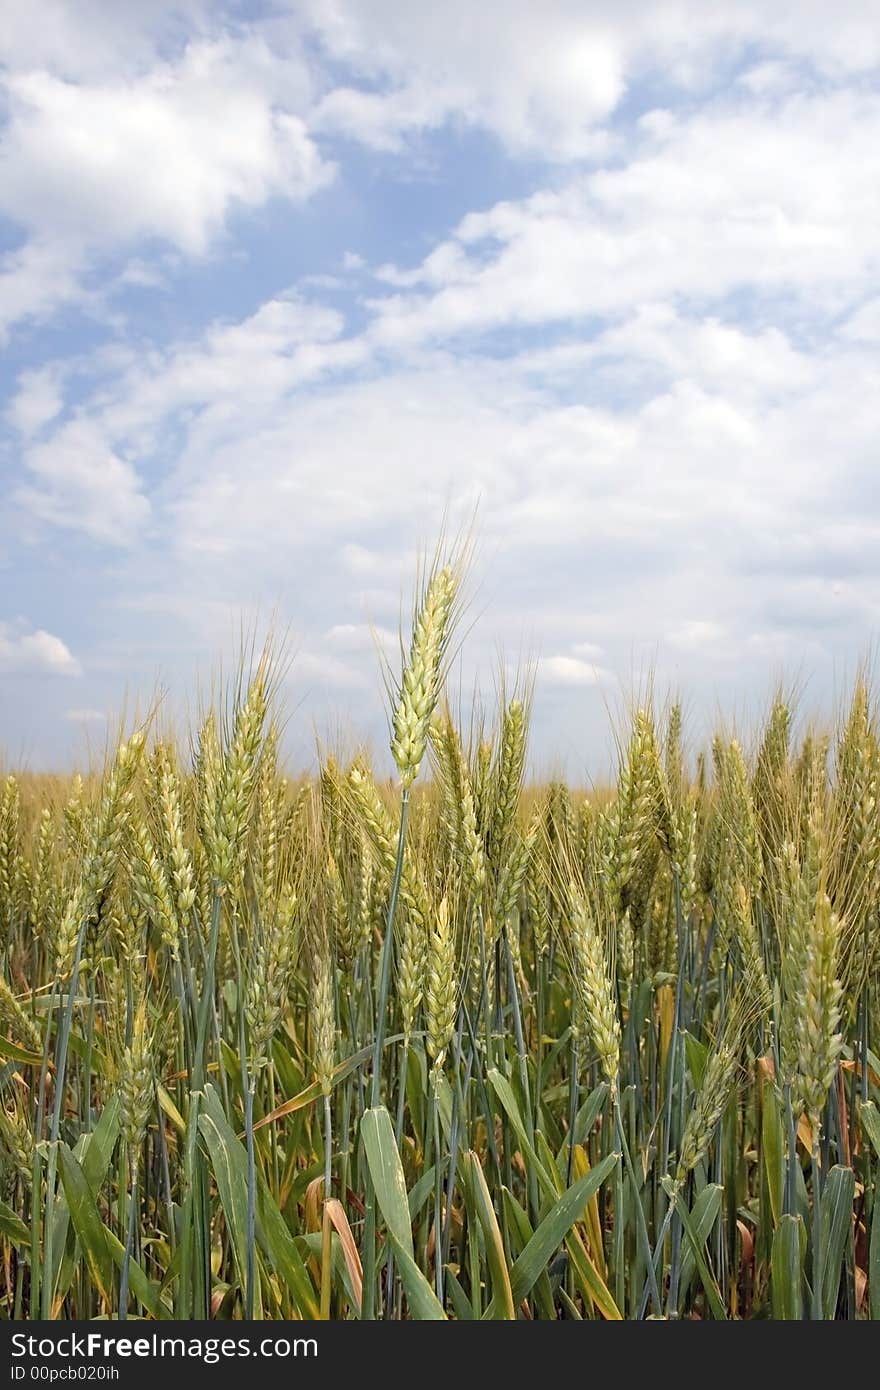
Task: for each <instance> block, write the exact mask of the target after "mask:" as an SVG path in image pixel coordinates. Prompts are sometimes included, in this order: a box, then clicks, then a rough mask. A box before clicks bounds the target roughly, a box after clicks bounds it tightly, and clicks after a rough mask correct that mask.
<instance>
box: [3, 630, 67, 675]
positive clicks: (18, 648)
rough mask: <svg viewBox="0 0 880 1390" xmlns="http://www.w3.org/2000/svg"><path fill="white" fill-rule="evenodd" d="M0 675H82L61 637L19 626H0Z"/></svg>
mask: <svg viewBox="0 0 880 1390" xmlns="http://www.w3.org/2000/svg"><path fill="white" fill-rule="evenodd" d="M0 671H2V672H3V674H4V675H16V676H79V675H82V667H81V666H80V664H79V662H78V661H77V660H76V658H75V657H74V656H73V654H72V652H71V651H70V650H69V648H68V647H67V646H66V645H65V644H64V642H62V640H61V638H60V637H56V636H55V635H54V634H53V633H51V632H46V631H45V629H44V628H41V627H38V628H30V627H29V626H28V625H27V624H24V623H21V622H17V623H4V622H0Z"/></svg>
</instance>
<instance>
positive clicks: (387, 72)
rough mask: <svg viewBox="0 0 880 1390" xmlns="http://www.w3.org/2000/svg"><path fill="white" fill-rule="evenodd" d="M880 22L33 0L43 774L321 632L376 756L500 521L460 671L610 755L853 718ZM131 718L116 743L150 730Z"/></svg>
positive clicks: (31, 600) (317, 659)
mask: <svg viewBox="0 0 880 1390" xmlns="http://www.w3.org/2000/svg"><path fill="white" fill-rule="evenodd" d="M878 73H880V25H878V24H877V9H876V5H875V4H874V3H872V0H865V2H864V3H859V0H838V3H837V4H836V5H834V6H830V5H828V4H827V2H826V0H792V3H789V0H775V3H774V4H773V5H772V6H768V5H767V4H766V3H762V0H737V3H733V0H729V3H725V4H720V5H707V4H705V2H704V0H652V3H647V0H614V3H610V0H595V2H594V0H543V3H542V4H540V5H536V4H534V3H533V2H532V0H482V3H480V4H479V5H474V4H473V3H472V2H471V0H445V3H444V4H443V5H430V6H429V5H427V4H419V3H416V4H413V3H412V0H369V3H366V0H300V2H299V3H297V2H296V0H290V2H289V3H288V2H287V0H265V3H260V2H259V0H250V3H240V4H236V3H231V2H229V0H227V3H211V0H188V2H187V3H173V0H151V3H150V4H148V5H144V4H142V3H140V0H115V3H114V4H113V5H107V4H106V3H103V0H75V2H74V0H42V3H41V5H40V7H39V17H38V18H37V14H36V11H35V9H34V6H33V5H32V4H29V3H25V0H5V3H4V4H3V19H2V23H0V756H4V755H5V758H6V760H8V761H11V762H12V763H25V764H26V765H28V766H31V767H34V768H43V767H67V766H70V765H72V764H73V763H74V762H77V761H82V759H83V757H84V756H85V754H86V752H87V751H88V750H89V749H94V748H95V747H99V746H101V745H102V744H103V741H104V740H105V738H106V737H107V729H108V727H113V725H114V721H115V720H117V719H118V718H119V712H120V710H122V709H123V708H126V709H133V708H135V707H136V706H137V705H138V702H141V703H142V704H143V703H144V702H145V701H147V700H149V698H150V696H151V694H152V693H154V692H156V691H157V690H161V691H162V692H165V693H164V696H163V699H164V703H163V707H162V708H163V718H165V719H166V720H168V721H169V722H172V721H180V720H182V719H184V718H185V717H186V716H187V715H189V714H191V713H192V711H193V710H194V708H195V706H196V703H197V698H196V692H197V691H199V690H201V691H205V690H208V689H209V688H210V684H211V680H212V676H213V675H214V674H215V673H216V672H217V671H218V669H219V668H220V663H221V662H223V663H225V669H227V670H228V669H229V664H230V662H231V661H234V653H235V651H236V649H237V644H238V643H239V641H240V634H241V631H242V629H244V631H245V632H247V633H249V634H254V633H256V634H258V636H261V635H262V634H263V633H264V632H265V631H267V630H268V629H269V628H270V627H271V626H273V625H274V628H275V630H276V631H277V632H280V633H282V634H284V635H285V638H286V644H287V651H288V652H289V655H290V662H289V667H288V669H287V673H286V675H285V678H284V686H283V690H282V692H281V694H282V699H283V704H284V707H285V709H286V712H287V723H286V740H287V745H286V747H287V753H288V757H289V758H290V759H291V761H292V763H294V764H296V765H298V766H304V765H306V764H307V762H308V760H309V759H310V758H311V756H312V753H313V749H314V746H315V740H316V738H319V739H321V740H324V741H325V742H326V741H330V742H333V741H336V740H343V741H345V740H349V741H351V740H354V739H359V738H361V737H363V738H367V739H369V740H371V741H372V742H373V744H374V746H375V747H376V748H377V749H378V750H380V761H381V750H382V748H383V747H384V743H385V738H386V724H387V713H386V708H385V699H384V694H383V687H382V682H381V677H380V661H379V652H378V650H377V645H378V647H379V648H381V647H382V644H383V643H385V644H386V646H387V648H388V650H389V651H390V652H391V657H392V660H395V659H396V657H395V650H396V647H395V643H396V633H397V632H398V628H399V623H400V618H401V612H403V615H404V618H406V617H407V615H408V610H409V602H410V599H409V595H410V593H411V589H412V583H413V576H414V574H415V571H416V566H417V562H418V557H419V554H420V553H422V552H424V550H425V548H428V549H430V548H431V546H432V544H433V542H434V539H435V537H436V535H437V533H438V530H439V527H440V525H441V523H442V521H443V518H444V516H445V517H446V518H447V524H448V525H449V527H450V528H451V529H452V530H453V531H454V530H455V529H456V527H458V526H461V525H466V524H467V522H468V520H469V519H470V518H471V516H472V515H473V513H474V511H475V509H476V515H477V521H476V536H477V546H476V555H475V559H474V563H473V567H472V572H471V577H470V590H471V593H470V603H469V606H468V609H467V625H466V627H467V630H466V632H465V634H464V636H465V640H464V644H463V648H462V655H461V658H460V664H459V666H458V667H457V668H456V670H455V672H454V674H453V682H454V685H455V688H456V690H458V691H461V692H463V695H462V698H463V699H465V702H467V698H468V697H469V693H470V692H471V691H472V690H473V689H474V687H475V685H476V684H477V683H479V686H480V688H481V689H482V690H483V691H484V692H485V696H486V698H487V699H488V700H491V698H492V697H493V692H494V690H495V688H496V687H497V686H498V685H499V684H500V682H501V680H502V678H503V675H504V673H505V672H506V673H507V679H508V680H510V679H511V673H512V670H513V668H515V667H516V666H517V664H518V663H527V664H528V665H529V667H530V669H531V670H532V671H533V673H534V677H535V695H534V725H533V743H532V760H533V761H532V766H533V769H534V770H535V771H536V772H538V773H541V774H548V773H551V772H555V771H564V772H566V773H567V774H568V775H569V776H572V777H574V778H579V777H588V776H595V775H597V774H598V773H599V771H600V770H601V767H602V766H603V760H607V757H608V750H609V732H608V728H609V724H608V720H609V712H612V713H613V712H614V711H615V710H616V709H618V708H619V707H620V706H621V704H625V703H626V701H627V700H628V699H629V698H630V696H631V694H632V692H633V691H634V690H639V689H644V688H645V686H646V685H647V683H648V682H649V680H651V681H652V682H653V688H654V690H655V691H656V693H657V698H658V699H663V698H665V697H666V695H667V693H669V692H672V693H679V694H680V695H681V696H682V697H683V699H684V702H685V706H686V709H687V710H688V711H689V713H690V716H691V719H692V722H693V726H694V728H695V730H697V731H698V733H699V730H701V729H704V728H708V727H709V726H710V725H711V723H712V722H713V720H715V719H718V718H720V717H722V716H723V717H724V718H726V719H728V720H731V719H733V720H736V721H739V722H740V723H742V725H743V726H744V727H745V726H748V724H749V721H751V720H754V719H755V718H756V717H757V716H758V714H759V713H760V711H761V709H762V708H764V706H765V705H766V702H767V699H768V697H769V695H770V694H771V693H772V688H773V686H774V684H775V683H776V682H778V681H782V682H786V683H788V684H790V685H794V686H796V687H797V688H798V690H799V691H800V692H801V694H802V701H803V706H804V709H805V711H806V712H807V713H816V714H817V715H820V716H821V715H823V714H825V713H827V711H828V710H830V709H831V707H832V705H833V701H834V700H835V699H837V698H839V697H840V693H841V691H842V690H843V688H844V687H845V684H846V681H847V679H848V678H849V677H851V675H852V672H853V671H854V669H855V667H856V665H857V663H858V661H859V659H860V657H861V656H863V655H864V654H865V653H866V652H867V651H868V650H869V648H870V647H871V644H872V642H873V641H874V640H875V638H876V633H877V627H878V615H880V543H878V542H880V500H878V491H880V490H878V488H877V486H876V483H875V479H876V475H877V459H878V450H877V441H878V436H880V428H878V427H880V390H878V387H880V355H878V347H880V275H878V272H880V178H878V172H880V170H878V164H880V157H878V150H880V84H878ZM108 721H109V724H108Z"/></svg>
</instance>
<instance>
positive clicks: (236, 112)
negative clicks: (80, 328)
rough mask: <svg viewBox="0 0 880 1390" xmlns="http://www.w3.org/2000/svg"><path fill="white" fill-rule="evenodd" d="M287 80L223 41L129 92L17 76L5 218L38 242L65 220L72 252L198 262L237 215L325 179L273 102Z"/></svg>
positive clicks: (2, 189) (299, 130)
mask: <svg viewBox="0 0 880 1390" xmlns="http://www.w3.org/2000/svg"><path fill="white" fill-rule="evenodd" d="M279 69H282V70H283V65H281V64H279V63H278V62H277V60H276V59H275V58H274V57H273V55H272V53H271V52H270V50H269V49H268V48H267V46H266V45H265V44H263V43H262V42H261V41H259V40H251V41H243V42H239V43H234V42H233V41H232V40H229V39H220V40H217V41H216V42H212V43H199V42H196V43H193V44H191V45H190V46H188V47H187V49H186V50H185V52H184V54H183V56H182V57H181V59H180V60H179V61H178V62H177V63H163V64H157V65H156V66H155V67H153V68H152V69H151V70H150V71H149V72H148V73H146V74H145V75H144V76H142V77H140V78H137V79H129V80H128V81H125V82H117V83H110V82H104V83H97V82H94V83H84V82H79V83H75V82H70V81H64V80H62V79H60V78H58V77H56V76H54V75H53V74H51V73H49V72H40V71H36V72H33V71H32V72H25V73H20V74H14V75H13V76H12V77H11V78H10V79H9V82H8V92H9V100H10V108H11V109H10V119H9V123H8V126H7V130H6V134H5V138H4V140H3V144H2V147H0V210H2V211H3V212H5V214H6V215H7V216H8V217H10V218H12V219H13V220H14V221H16V222H18V223H19V224H20V225H23V226H26V227H29V228H31V229H34V230H36V231H38V232H40V233H43V234H46V232H47V231H48V229H50V228H52V227H53V226H57V225H58V223H59V222H60V221H62V220H63V226H64V235H65V237H66V238H70V239H72V240H73V241H75V242H76V241H82V242H84V243H86V244H91V243H94V242H105V241H107V240H120V241H131V240H132V239H133V238H135V237H161V238H163V239H165V240H167V241H169V242H171V243H173V244H174V245H175V246H178V247H180V248H181V250H183V251H185V252H188V253H190V254H200V253H202V252H204V251H205V249H206V247H207V245H208V243H209V241H210V240H211V238H212V237H213V236H215V235H216V233H217V232H218V230H220V229H221V228H222V227H223V224H224V221H225V219H226V216H227V214H228V212H229V211H230V209H231V208H232V207H234V206H235V205H236V204H238V205H243V206H254V205H259V204H261V203H263V202H265V200H266V199H267V198H268V197H269V196H270V195H271V194H273V193H278V194H281V195H282V196H284V197H287V198H297V197H307V196H309V195H310V194H311V193H313V192H314V191H315V190H316V189H317V188H319V187H321V186H322V184H324V183H325V182H326V181H327V179H328V178H329V177H331V174H332V170H331V168H330V167H329V166H328V165H326V164H325V163H324V162H323V160H322V159H321V157H320V155H319V153H318V151H317V149H316V147H315V145H314V143H313V141H312V140H311V139H310V138H309V136H308V133H307V131H306V128H305V126H304V124H303V121H302V119H301V118H300V117H299V116H297V115H295V114H293V113H292V112H291V111H290V110H285V109H281V108H278V107H276V106H274V104H273V102H272V100H271V94H272V88H273V87H276V86H277V84H278V82H279V76H280V72H279ZM267 86H268V88H269V90H268V91H267Z"/></svg>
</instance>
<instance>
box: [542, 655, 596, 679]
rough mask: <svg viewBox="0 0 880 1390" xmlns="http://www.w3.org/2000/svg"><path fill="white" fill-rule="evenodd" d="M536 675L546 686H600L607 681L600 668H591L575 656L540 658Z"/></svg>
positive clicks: (587, 663)
mask: <svg viewBox="0 0 880 1390" xmlns="http://www.w3.org/2000/svg"><path fill="white" fill-rule="evenodd" d="M538 675H539V677H540V678H541V680H542V681H545V682H546V683H547V684H548V685H600V684H601V683H602V682H603V681H605V680H608V679H609V673H608V672H607V671H604V670H603V669H602V667H601V666H591V665H590V663H589V662H587V661H584V660H583V659H582V658H581V657H577V656H542V657H541V658H540V660H539V662H538Z"/></svg>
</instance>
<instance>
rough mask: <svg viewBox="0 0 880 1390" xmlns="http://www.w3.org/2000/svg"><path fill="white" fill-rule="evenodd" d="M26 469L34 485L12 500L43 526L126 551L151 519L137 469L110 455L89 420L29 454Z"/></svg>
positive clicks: (67, 427) (69, 427) (23, 488)
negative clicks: (65, 529)
mask: <svg viewBox="0 0 880 1390" xmlns="http://www.w3.org/2000/svg"><path fill="white" fill-rule="evenodd" d="M25 464H26V467H27V469H28V472H29V473H30V474H31V475H32V476H33V478H34V480H35V482H34V483H33V484H31V483H28V484H25V485H22V486H21V487H19V488H17V489H16V490H15V492H14V494H13V496H14V498H15V500H16V501H17V502H18V503H19V505H21V506H23V507H25V508H27V510H28V511H29V512H31V513H32V514H33V515H34V516H36V517H38V518H39V519H40V520H41V521H45V522H49V523H51V524H53V525H55V526H61V527H71V528H73V529H76V530H82V531H85V532H87V533H88V534H89V535H90V536H93V537H94V538H95V539H96V540H100V541H105V542H109V544H111V545H124V544H125V543H126V542H128V541H129V540H130V539H131V538H132V536H133V535H134V534H136V533H137V531H138V530H139V529H140V528H141V527H142V526H143V524H144V523H145V522H146V520H147V518H148V517H149V515H150V504H149V502H148V500H147V498H146V497H145V496H144V494H143V492H142V491H141V488H140V480H139V478H138V474H137V471H136V469H135V468H134V467H133V466H132V464H130V463H129V462H128V461H127V460H125V459H123V458H120V457H119V455H118V454H116V453H114V452H113V450H112V449H111V448H110V447H109V446H108V444H107V442H106V439H105V438H104V437H103V435H102V433H101V430H100V428H99V427H98V425H97V424H96V423H95V422H94V421H93V420H89V419H84V418H78V419H74V420H71V421H70V422H68V423H67V424H65V425H63V426H62V427H61V428H60V429H59V430H58V431H57V432H56V433H55V434H54V435H53V436H52V437H51V439H49V440H47V441H46V442H44V443H42V444H37V445H34V446H33V447H32V448H30V449H28V450H27V452H26V454H25Z"/></svg>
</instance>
